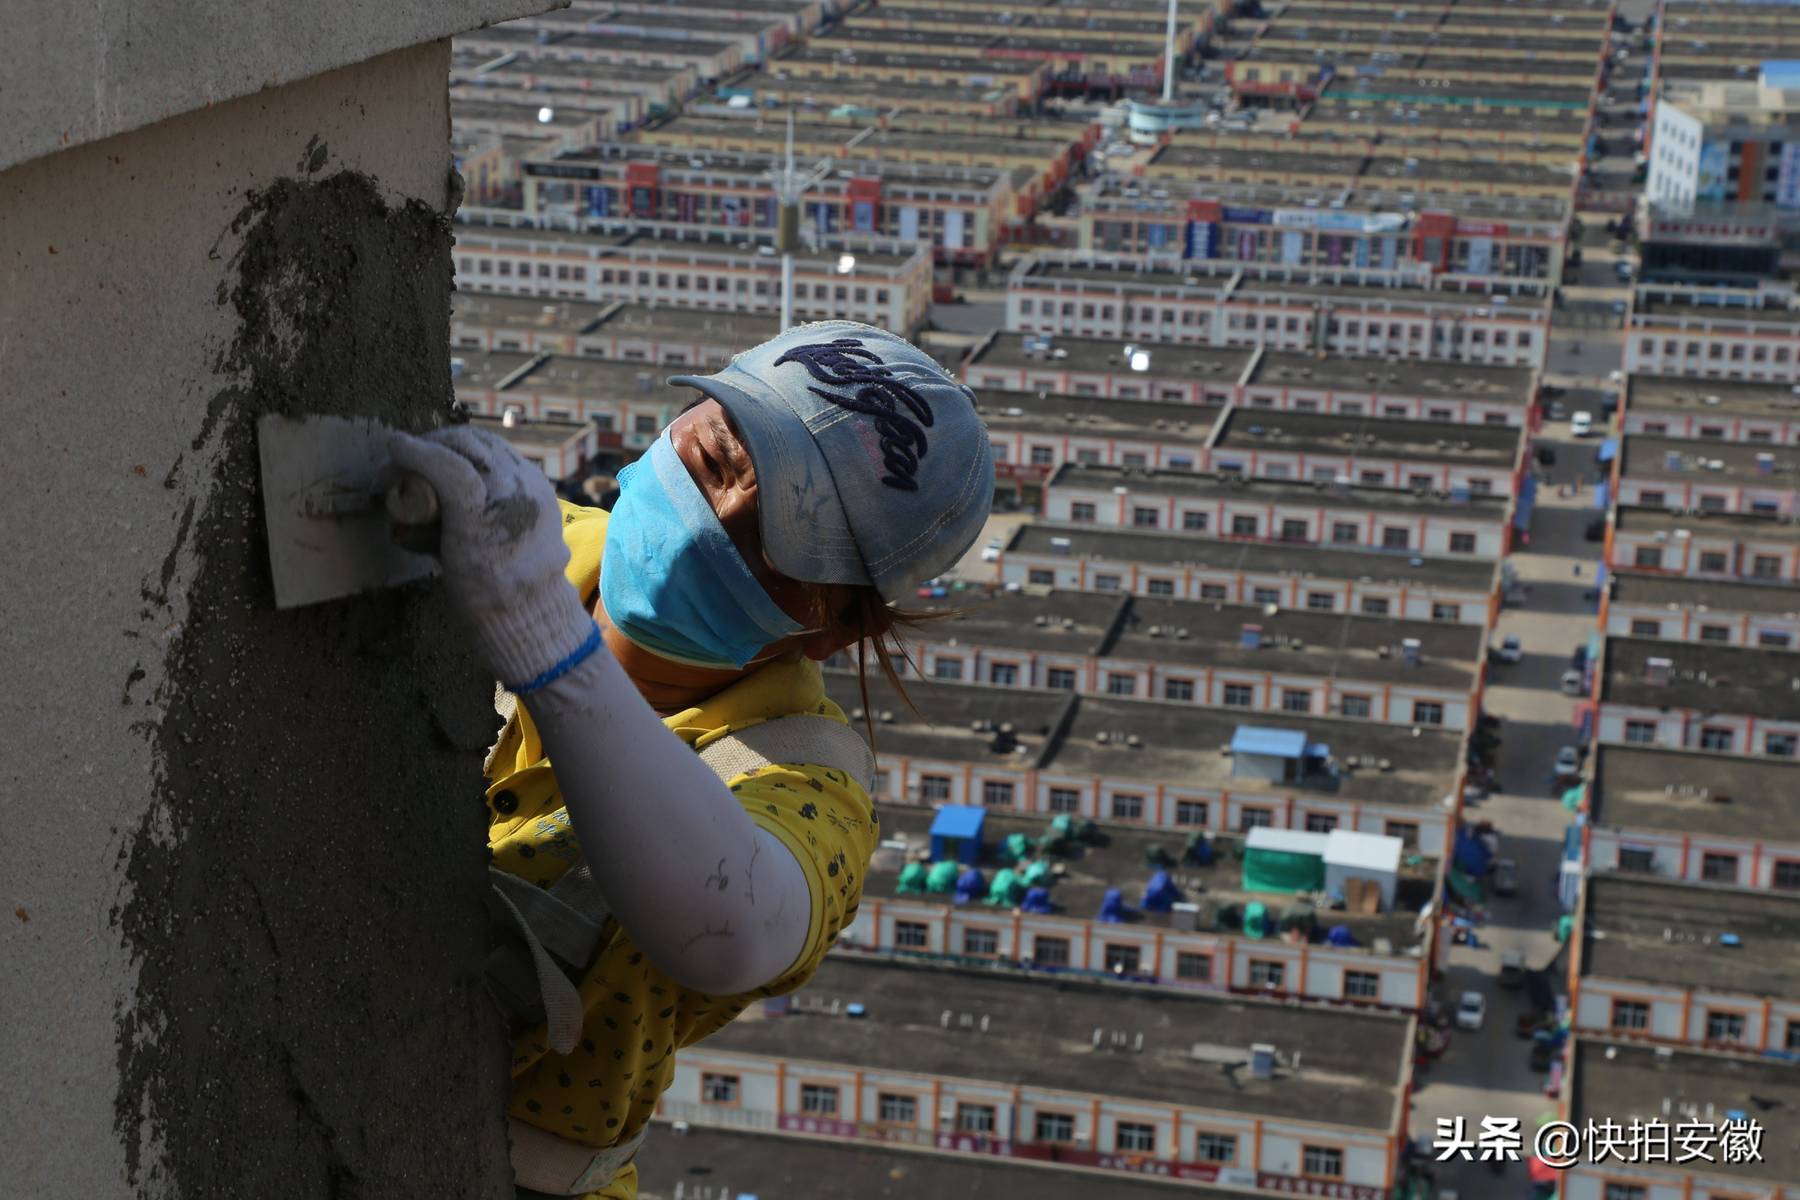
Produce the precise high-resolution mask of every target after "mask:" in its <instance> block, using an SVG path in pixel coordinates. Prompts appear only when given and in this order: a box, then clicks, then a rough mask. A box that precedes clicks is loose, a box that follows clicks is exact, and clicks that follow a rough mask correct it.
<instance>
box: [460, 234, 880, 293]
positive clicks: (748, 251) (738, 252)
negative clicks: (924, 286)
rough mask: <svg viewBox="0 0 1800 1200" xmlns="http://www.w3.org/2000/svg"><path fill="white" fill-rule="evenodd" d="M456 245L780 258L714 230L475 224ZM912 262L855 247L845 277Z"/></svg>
mask: <svg viewBox="0 0 1800 1200" xmlns="http://www.w3.org/2000/svg"><path fill="white" fill-rule="evenodd" d="M454 228H455V236H456V242H457V244H458V245H464V244H465V243H466V244H468V245H471V246H489V247H517V248H519V249H524V248H525V247H527V246H528V245H531V244H533V243H535V244H537V245H553V246H567V247H570V248H572V249H576V250H580V251H584V252H587V253H590V254H592V255H594V256H595V257H597V258H618V259H620V260H621V261H628V260H631V259H634V258H637V257H641V256H642V255H646V254H660V255H670V256H680V255H699V256H703V257H706V258H710V259H725V260H735V261H736V262H737V263H738V264H739V265H741V264H742V263H743V261H744V260H748V259H754V260H756V261H757V262H758V263H759V264H761V265H762V266H765V267H767V268H768V269H769V270H770V271H774V272H779V271H780V269H781V260H780V258H778V257H777V256H775V255H774V254H764V253H762V248H761V247H759V246H758V245H757V244H756V243H755V242H754V241H752V240H749V239H745V238H743V235H742V233H741V232H739V233H738V234H737V235H736V236H737V237H738V239H739V240H735V241H726V240H724V238H725V236H726V235H725V234H724V233H723V232H722V231H715V232H716V233H717V236H714V237H707V238H699V237H694V238H675V237H657V236H655V235H653V234H648V233H571V232H569V231H567V230H562V229H509V228H506V227H505V226H500V225H474V224H463V223H460V222H459V223H458V224H457V225H456V226H455V227H454ZM838 260H839V255H838V253H837V252H835V251H832V252H828V253H825V254H816V255H815V254H807V253H806V252H804V251H802V252H801V253H799V254H796V255H794V267H795V269H796V270H801V271H810V272H820V271H827V272H830V273H832V274H834V275H835V274H837V273H838V272H837V263H838ZM911 261H912V257H911V256H907V255H899V254H887V253H883V252H878V251H869V250H863V249H858V250H857V251H856V270H855V271H852V272H851V274H850V276H849V279H850V280H851V281H852V282H854V281H855V279H856V276H857V275H858V274H860V273H861V272H862V271H863V269H864V268H876V267H879V268H882V269H884V270H891V269H893V268H895V267H900V266H904V265H905V264H907V263H909V262H911Z"/></svg>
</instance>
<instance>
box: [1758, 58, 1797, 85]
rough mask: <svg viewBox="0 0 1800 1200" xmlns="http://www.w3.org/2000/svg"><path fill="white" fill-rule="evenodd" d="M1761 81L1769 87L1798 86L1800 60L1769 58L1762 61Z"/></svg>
mask: <svg viewBox="0 0 1800 1200" xmlns="http://www.w3.org/2000/svg"><path fill="white" fill-rule="evenodd" d="M1762 83H1763V86H1764V87H1771V88H1782V89H1787V88H1800V60H1795V59H1792V58H1771V59H1769V60H1768V61H1766V62H1764V63H1763V65H1762Z"/></svg>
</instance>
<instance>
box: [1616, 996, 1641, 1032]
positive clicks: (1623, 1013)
mask: <svg viewBox="0 0 1800 1200" xmlns="http://www.w3.org/2000/svg"><path fill="white" fill-rule="evenodd" d="M1612 1027H1613V1028H1614V1029H1618V1030H1622V1031H1624V1032H1626V1033H1635V1032H1638V1031H1641V1030H1645V1029H1648V1028H1650V1006H1649V1005H1648V1004H1644V1003H1641V1002H1639V1001H1637V1000H1614V1001H1613V1005H1612Z"/></svg>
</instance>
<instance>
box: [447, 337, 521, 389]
mask: <svg viewBox="0 0 1800 1200" xmlns="http://www.w3.org/2000/svg"><path fill="white" fill-rule="evenodd" d="M535 358H537V355H535V354H517V353H514V352H513V351H510V350H497V351H493V352H491V353H490V352H488V351H485V350H469V349H465V348H463V347H461V346H452V347H451V348H450V364H451V375H450V382H451V384H452V385H453V386H455V387H459V388H472V389H476V390H486V389H488V388H494V387H498V386H500V383H501V381H502V380H504V379H505V378H506V377H507V376H509V375H511V374H513V373H514V372H515V371H517V370H519V369H520V368H521V367H524V366H527V365H528V364H530V363H531V362H532V360H533V359H535ZM459 363H460V364H461V365H460V366H458V365H457V364H459Z"/></svg>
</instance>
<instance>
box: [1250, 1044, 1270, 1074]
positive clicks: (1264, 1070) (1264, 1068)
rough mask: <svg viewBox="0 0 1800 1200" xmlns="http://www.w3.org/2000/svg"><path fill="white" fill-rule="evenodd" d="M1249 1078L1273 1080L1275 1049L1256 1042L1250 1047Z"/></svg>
mask: <svg viewBox="0 0 1800 1200" xmlns="http://www.w3.org/2000/svg"><path fill="white" fill-rule="evenodd" d="M1250 1078H1252V1079H1273V1078H1275V1047H1274V1046H1271V1045H1270V1044H1269V1043H1267V1042H1257V1043H1256V1044H1255V1045H1253V1046H1251V1047H1250Z"/></svg>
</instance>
